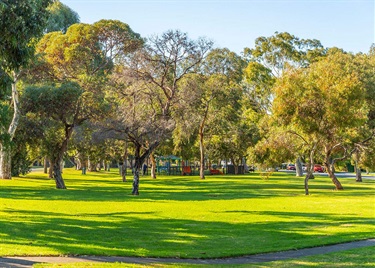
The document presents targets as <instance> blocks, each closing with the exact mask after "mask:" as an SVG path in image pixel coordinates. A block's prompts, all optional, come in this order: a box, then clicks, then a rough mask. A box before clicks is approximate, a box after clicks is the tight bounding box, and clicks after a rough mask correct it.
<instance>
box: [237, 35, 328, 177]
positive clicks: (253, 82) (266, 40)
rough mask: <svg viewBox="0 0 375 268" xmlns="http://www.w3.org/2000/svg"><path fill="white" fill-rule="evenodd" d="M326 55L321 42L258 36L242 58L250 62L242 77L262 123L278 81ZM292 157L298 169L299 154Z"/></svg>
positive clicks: (286, 37) (298, 170) (293, 37)
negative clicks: (291, 69) (261, 115)
mask: <svg viewBox="0 0 375 268" xmlns="http://www.w3.org/2000/svg"><path fill="white" fill-rule="evenodd" d="M325 54H326V49H325V48H323V46H322V45H321V43H320V41H318V40H316V39H300V38H298V37H296V36H294V35H291V34H290V33H287V32H282V33H279V32H276V33H275V34H274V35H273V36H270V37H263V36H262V37H259V38H257V39H256V40H255V47H254V48H252V49H250V48H245V50H244V55H245V57H246V58H247V59H248V61H249V63H248V66H247V68H246V70H245V76H244V78H245V79H244V80H245V85H246V88H247V92H246V94H247V96H248V98H249V99H251V100H252V106H253V107H254V108H255V109H256V111H258V112H259V113H260V114H263V116H264V117H265V119H264V120H269V119H267V118H268V117H269V116H270V113H271V106H272V102H273V99H274V92H273V87H274V85H275V83H276V81H277V79H278V78H279V77H281V76H282V75H283V73H284V72H285V71H287V70H288V69H289V68H305V67H307V66H309V64H311V63H312V62H315V61H317V60H319V59H320V58H321V57H323V56H324V55H325ZM297 101H299V100H297ZM295 155H296V166H297V167H300V166H301V165H300V162H301V161H300V159H301V154H299V153H298V152H296V154H295ZM296 174H297V176H302V168H297V173H296Z"/></svg>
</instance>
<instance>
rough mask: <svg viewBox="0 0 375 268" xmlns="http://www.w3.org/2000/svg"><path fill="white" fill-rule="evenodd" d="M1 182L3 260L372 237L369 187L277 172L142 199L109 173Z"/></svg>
mask: <svg viewBox="0 0 375 268" xmlns="http://www.w3.org/2000/svg"><path fill="white" fill-rule="evenodd" d="M64 177H65V179H66V185H67V187H68V190H56V189H54V182H53V181H52V180H50V179H48V178H47V177H46V175H44V174H42V173H38V172H35V173H31V174H30V175H28V176H26V177H23V178H15V179H13V180H11V181H5V180H3V181H0V256H15V255H18V256H19V255H33V256H35V255H83V254H85V255H113V256H147V257H177V258H213V257H228V256H241V255H246V254H254V253H261V252H272V251H280V250H288V249H298V248H305V247H313V246H319V245H326V244H334V243H339V242H347V241H352V240H360V239H365V238H373V237H375V234H374V231H375V227H374V223H375V219H374V216H375V215H374V213H375V210H374V208H375V202H374V201H375V200H374V189H375V181H370V180H366V181H364V182H363V183H356V182H355V180H354V179H349V178H346V179H341V181H342V183H343V185H344V188H345V190H344V191H334V190H333V185H332V184H331V182H330V181H329V179H328V178H326V177H317V178H316V179H315V180H313V181H311V182H310V191H311V195H310V196H305V195H304V194H303V193H304V191H303V179H302V178H296V177H294V176H293V175H290V174H286V173H274V174H273V176H272V177H270V179H268V180H262V179H261V178H260V176H259V174H250V175H244V176H243V175H242V176H208V177H207V179H206V180H200V179H199V177H197V176H185V177H181V176H180V177H176V176H175V177H169V176H164V177H163V176H160V177H158V178H157V179H156V180H153V179H150V178H148V177H142V178H141V185H140V196H132V195H130V193H131V183H132V181H131V180H129V181H128V182H125V183H123V182H121V179H120V177H119V176H118V175H117V174H116V173H115V172H110V173H105V172H100V173H90V174H87V175H86V176H84V175H81V174H80V172H79V171H75V170H72V169H66V170H65V171H64Z"/></svg>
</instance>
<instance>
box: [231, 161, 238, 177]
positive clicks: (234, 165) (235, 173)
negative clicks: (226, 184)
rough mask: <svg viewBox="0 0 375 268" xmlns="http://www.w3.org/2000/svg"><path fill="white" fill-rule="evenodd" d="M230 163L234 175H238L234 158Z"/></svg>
mask: <svg viewBox="0 0 375 268" xmlns="http://www.w3.org/2000/svg"><path fill="white" fill-rule="evenodd" d="M231 161H232V165H233V168H234V175H238V165H237V163H236V161H235V160H234V158H231Z"/></svg>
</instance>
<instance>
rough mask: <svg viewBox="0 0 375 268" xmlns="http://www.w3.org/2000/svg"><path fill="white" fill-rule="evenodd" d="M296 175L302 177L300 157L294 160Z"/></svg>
mask: <svg viewBox="0 0 375 268" xmlns="http://www.w3.org/2000/svg"><path fill="white" fill-rule="evenodd" d="M296 176H297V177H302V176H303V169H302V161H301V157H298V158H297V160H296Z"/></svg>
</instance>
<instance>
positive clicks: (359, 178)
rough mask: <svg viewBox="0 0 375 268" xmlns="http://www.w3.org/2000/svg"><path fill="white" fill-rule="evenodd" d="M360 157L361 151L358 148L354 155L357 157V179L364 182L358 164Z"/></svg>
mask: <svg viewBox="0 0 375 268" xmlns="http://www.w3.org/2000/svg"><path fill="white" fill-rule="evenodd" d="M359 157H360V153H359V152H358V150H357V151H356V153H355V155H354V158H355V181H356V182H362V173H361V168H360V167H359V166H358V160H359Z"/></svg>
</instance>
